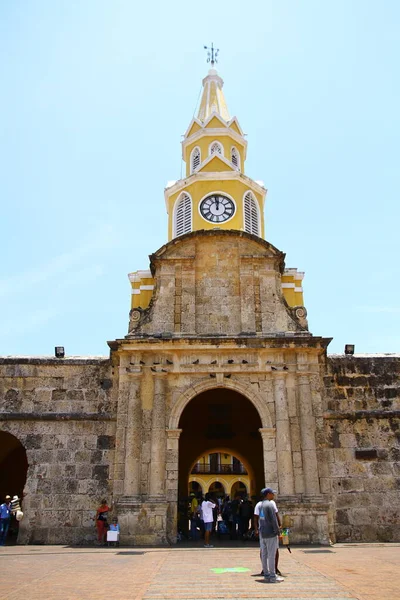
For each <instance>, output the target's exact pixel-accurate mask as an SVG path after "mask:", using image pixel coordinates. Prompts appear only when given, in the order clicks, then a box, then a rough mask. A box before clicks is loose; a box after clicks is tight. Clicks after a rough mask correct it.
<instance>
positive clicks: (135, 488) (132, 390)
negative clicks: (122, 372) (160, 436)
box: [124, 375, 142, 497]
mask: <svg viewBox="0 0 400 600" xmlns="http://www.w3.org/2000/svg"><path fill="white" fill-rule="evenodd" d="M127 387H128V405H127V415H126V430H125V479H124V495H125V496H134V497H139V495H140V462H141V450H142V403H141V398H140V380H139V378H138V377H137V376H136V377H135V376H134V375H129V381H128V382H127Z"/></svg>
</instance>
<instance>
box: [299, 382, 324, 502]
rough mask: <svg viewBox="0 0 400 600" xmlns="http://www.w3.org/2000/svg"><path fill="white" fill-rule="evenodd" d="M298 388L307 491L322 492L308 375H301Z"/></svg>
mask: <svg viewBox="0 0 400 600" xmlns="http://www.w3.org/2000/svg"><path fill="white" fill-rule="evenodd" d="M298 389H299V408H300V437H301V454H302V459H303V473H304V484H305V493H306V494H308V495H314V494H320V487H319V477H318V461H317V451H316V444H315V417H314V415H313V411H312V398H311V387H310V380H309V377H308V376H306V375H300V376H299V378H298Z"/></svg>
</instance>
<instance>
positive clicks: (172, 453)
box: [166, 429, 182, 544]
mask: <svg viewBox="0 0 400 600" xmlns="http://www.w3.org/2000/svg"><path fill="white" fill-rule="evenodd" d="M166 433H167V462H166V472H167V502H168V512H167V539H168V541H169V542H170V543H171V544H173V543H176V531H177V509H178V506H177V500H178V480H179V477H178V475H179V437H180V435H181V433H182V429H167V430H166Z"/></svg>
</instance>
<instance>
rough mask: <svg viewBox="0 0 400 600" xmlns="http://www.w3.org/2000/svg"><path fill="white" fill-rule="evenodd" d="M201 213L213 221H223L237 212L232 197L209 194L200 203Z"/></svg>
mask: <svg viewBox="0 0 400 600" xmlns="http://www.w3.org/2000/svg"><path fill="white" fill-rule="evenodd" d="M200 213H201V216H202V217H203V218H204V219H207V221H211V223H223V222H224V221H227V220H228V219H230V218H231V217H233V215H234V214H235V205H234V203H233V202H232V200H231V199H230V198H227V197H226V196H222V194H212V196H207V198H204V200H202V201H201V204H200Z"/></svg>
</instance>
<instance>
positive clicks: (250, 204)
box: [244, 192, 260, 236]
mask: <svg viewBox="0 0 400 600" xmlns="http://www.w3.org/2000/svg"><path fill="white" fill-rule="evenodd" d="M244 230H245V231H247V233H252V234H253V235H258V236H259V235H260V218H259V214H258V207H257V202H256V200H255V198H254V196H253V194H252V193H251V192H247V194H246V195H245V197H244Z"/></svg>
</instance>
